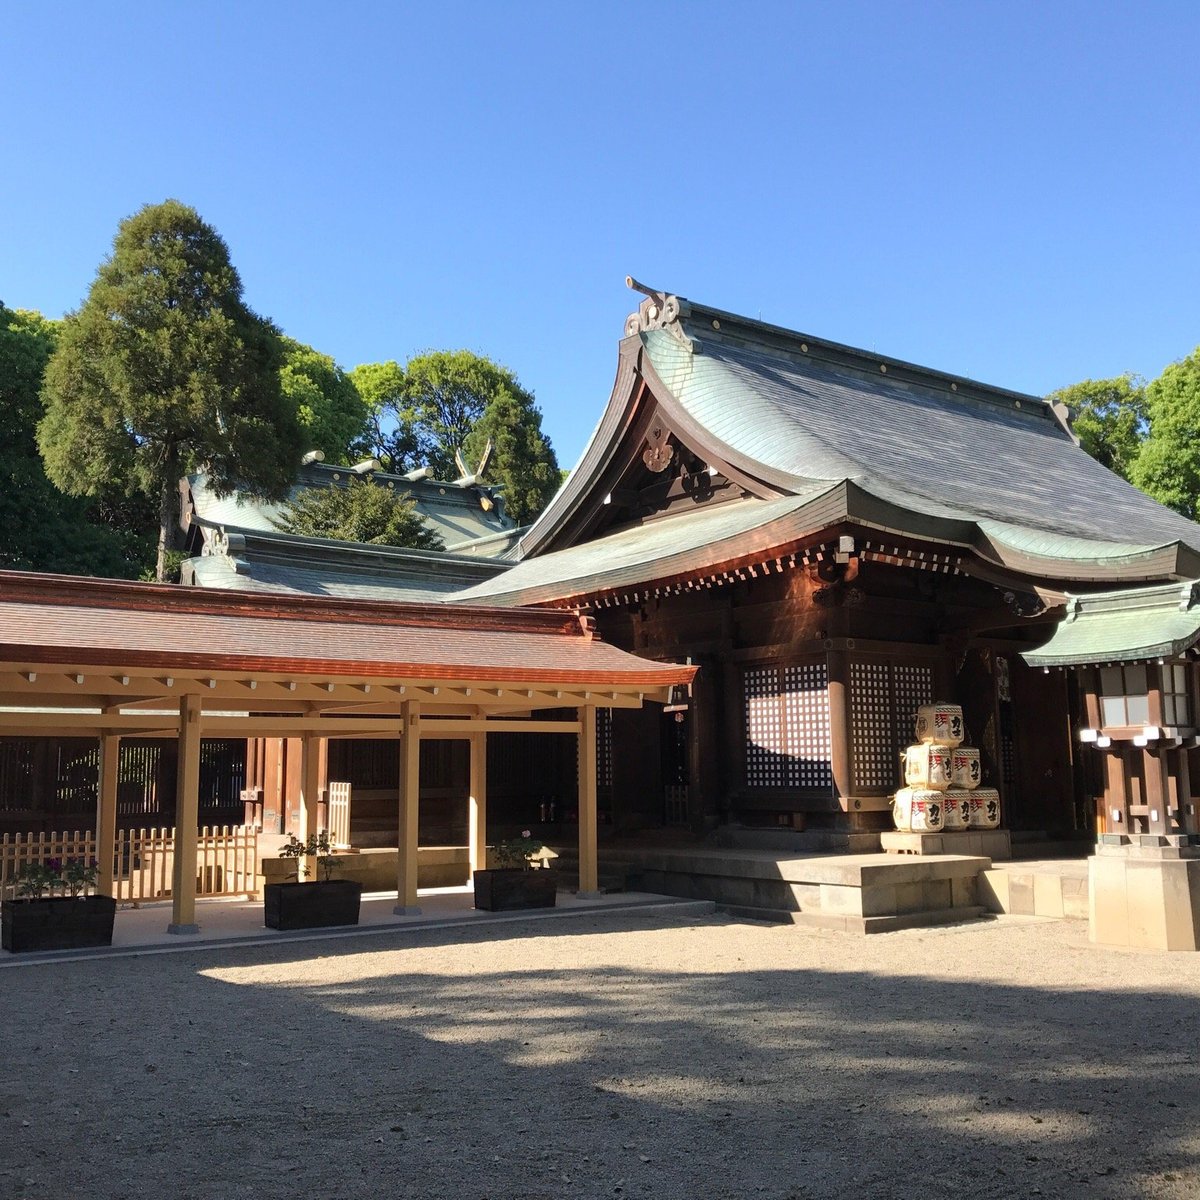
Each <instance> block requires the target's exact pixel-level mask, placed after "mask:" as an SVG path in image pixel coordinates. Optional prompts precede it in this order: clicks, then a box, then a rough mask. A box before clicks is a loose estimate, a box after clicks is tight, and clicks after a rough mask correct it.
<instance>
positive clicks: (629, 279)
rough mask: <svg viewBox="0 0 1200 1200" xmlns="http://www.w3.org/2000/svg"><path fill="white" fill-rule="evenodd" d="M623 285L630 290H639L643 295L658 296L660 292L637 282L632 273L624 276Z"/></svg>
mask: <svg viewBox="0 0 1200 1200" xmlns="http://www.w3.org/2000/svg"><path fill="white" fill-rule="evenodd" d="M625 286H626V287H627V288H629V290H630V291H632V292H641V293H642V295H643V296H658V295H661V293H660V292H656V291H655V290H654V289H653V288H652V287H647V286H646V285H645V284H644V283H639V282H638V281H637V280H636V279H634V277H633V276H632V275H626V276H625Z"/></svg>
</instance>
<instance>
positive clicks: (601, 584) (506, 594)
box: [454, 488, 828, 605]
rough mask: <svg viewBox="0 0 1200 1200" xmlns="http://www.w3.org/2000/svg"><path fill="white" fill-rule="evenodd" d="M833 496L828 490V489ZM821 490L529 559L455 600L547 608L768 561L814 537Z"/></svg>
mask: <svg viewBox="0 0 1200 1200" xmlns="http://www.w3.org/2000/svg"><path fill="white" fill-rule="evenodd" d="M827 490H828V489H827ZM819 498H820V495H819V492H818V490H817V489H815V488H812V489H809V490H808V491H807V492H806V493H805V494H804V495H802V496H786V497H784V498H783V499H782V500H737V501H730V502H728V503H725V504H716V505H712V506H710V507H708V508H702V509H699V510H697V511H696V512H693V513H687V514H685V515H683V516H679V517H671V518H668V519H660V520H657V521H650V522H647V523H646V524H645V525H635V526H632V527H630V528H627V529H622V530H619V531H617V532H615V533H610V534H607V535H606V536H604V537H600V538H596V539H595V540H594V541H590V542H581V543H580V544H579V545H577V546H571V547H569V548H568V549H566V550H558V551H556V552H554V553H553V554H545V555H541V556H540V557H538V558H529V559H526V560H525V561H524V562H521V563H518V564H517V565H516V566H515V567H513V568H512V569H511V570H509V571H506V572H505V573H504V574H503V575H498V576H496V578H495V579H489V580H486V581H485V582H483V583H480V584H477V585H476V586H475V587H472V588H470V589H468V590H467V591H464V592H460V593H459V594H458V595H457V596H455V597H454V599H455V600H456V601H462V602H464V603H469V604H481V603H482V604H503V605H510V604H543V603H547V602H550V601H554V600H561V599H567V598H574V597H578V596H585V595H589V594H592V593H595V592H601V591H604V592H617V591H620V590H621V589H622V588H630V587H633V586H635V585H637V584H640V583H645V582H647V581H648V580H653V579H666V578H669V577H671V576H672V575H683V574H687V573H689V572H691V571H693V570H695V569H697V567H698V566H699V565H702V564H705V563H713V562H721V561H723V562H731V561H733V560H734V559H737V558H739V557H741V556H743V555H753V554H754V553H756V552H762V553H766V552H767V551H768V550H771V549H773V548H774V547H776V546H779V545H783V544H785V543H787V542H789V541H795V539H796V538H797V537H799V536H800V535H801V534H802V533H804V532H807V531H808V528H809V524H810V518H809V516H808V515H807V512H806V510H807V509H808V508H809V506H810V505H811V504H812V503H814V502H816V501H818V499H819Z"/></svg>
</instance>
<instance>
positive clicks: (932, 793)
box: [892, 704, 1000, 833]
mask: <svg viewBox="0 0 1200 1200" xmlns="http://www.w3.org/2000/svg"><path fill="white" fill-rule="evenodd" d="M964 729H965V727H964V725H963V712H962V709H961V708H960V707H959V706H958V705H957V704H925V705H922V706H921V707H920V708H919V709H917V726H916V737H917V744H916V745H914V746H909V748H908V749H907V750H906V751H905V752H904V783H905V786H904V787H902V788H901V789H900V790H899V791H898V792H897V793H896V798H895V800H894V801H893V803H892V819H893V821H895V823H896V828H897V829H899V830H900V831H901V832H902V833H941V832H943V831H945V832H958V831H961V830H964V829H995V828H996V827H997V826H998V825H999V824H1000V793H999V792H997V791H996V789H995V788H982V787H980V786H979V784H980V782H981V779H982V774H981V771H980V766H979V751H978V750H977V749H975V748H974V747H973V746H964V745H963V744H962V742H963V737H964Z"/></svg>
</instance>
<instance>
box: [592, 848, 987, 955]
mask: <svg viewBox="0 0 1200 1200" xmlns="http://www.w3.org/2000/svg"><path fill="white" fill-rule="evenodd" d="M602 863H603V864H605V865H607V866H610V867H612V866H616V865H618V864H619V865H620V866H621V867H623V868H624V870H625V871H626V872H627V874H628V875H629V877H630V878H631V880H636V885H637V887H638V888H639V889H643V890H652V891H654V892H657V893H660V894H663V895H669V896H680V897H684V898H686V899H695V900H701V899H703V900H713V901H715V902H716V903H717V904H718V905H720V906H721V907H722V908H724V909H726V910H727V911H729V912H732V913H734V914H735V915H740V916H747V917H751V918H755V919H759V920H774V921H793V922H796V923H798V924H809V925H817V926H822V927H825V928H832V929H842V930H846V931H848V932H853V933H883V932H889V931H891V930H895V929H908V928H914V927H918V926H923V925H937V924H948V923H951V922H954V921H966V920H972V919H974V918H977V917H979V916H981V915H983V912H984V907H983V904H982V901H981V900H980V895H979V877H980V874H981V873H982V872H983V871H984V870H986V869H987V868H988V867H989V866H991V861H990V859H988V858H986V857H984V856H976V855H958V854H941V855H938V856H929V857H901V856H899V855H892V854H881V853H877V854H836V855H819V854H814V855H795V856H788V855H778V854H772V853H770V852H769V851H763V850H758V851H755V850H740V851H739V850H723V849H722V850H714V849H709V848H700V847H671V848H665V847H630V846H622V847H619V848H618V847H617V846H614V845H611V844H610V845H608V846H605V847H604V848H603V849H602Z"/></svg>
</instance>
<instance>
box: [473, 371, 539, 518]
mask: <svg viewBox="0 0 1200 1200" xmlns="http://www.w3.org/2000/svg"><path fill="white" fill-rule="evenodd" d="M525 396H526V397H527V399H526V398H523V397H521V396H517V395H514V394H513V393H511V392H509V391H506V390H502V391H499V392H497V393H496V395H495V396H494V397H493V398H492V399H491V400H490V401H489V402H488V404H487V406H486V407H485V408H484V410H483V414H482V415H481V416H480V417H479V419H478V420H477V421H476V422H475V428H474V429H472V431H471V432H470V433H469V434H468V435H467V440H466V445H465V447H464V455H465V457H466V459H467V463H468V465H469V466H470V467H471V468H472V469H473V468H474V466H475V464H476V463H478V462H479V459H480V456H481V455H482V454H483V452H484V449H485V448H486V446H487V442H488V439H489V438H490V439H491V442H492V446H493V448H494V451H493V455H492V460H491V465H490V466H489V468H488V471H487V480H488V482H489V483H495V484H497V485H499V486H500V487H502V488H503V489H504V504H505V508H506V509H507V511H508V514H509V516H511V517H512V518H513V520H515V521H516V522H517V524H518V525H526V524H528V523H529V522H531V521H532V520H533V519H534V518H535V517H536V516H537V515H538V513H540V512H541V511H542V509H543V508H545V507H546V505H547V504H549V503H550V500H551V498H552V497H553V495H554V493H555V492H557V491H558V488H559V482H560V473H559V469H558V460H557V459H556V458H555V457H554V451H553V450H551V449H550V443H549V442H548V441H547V440H546V437H545V436H544V435H543V433H542V414H541V413H540V412H538V410H537V408H536V407H535V406H534V404H533V397H532V396H528V393H526V394H525Z"/></svg>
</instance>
